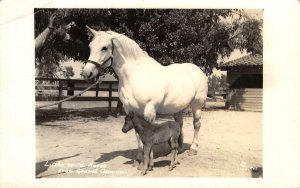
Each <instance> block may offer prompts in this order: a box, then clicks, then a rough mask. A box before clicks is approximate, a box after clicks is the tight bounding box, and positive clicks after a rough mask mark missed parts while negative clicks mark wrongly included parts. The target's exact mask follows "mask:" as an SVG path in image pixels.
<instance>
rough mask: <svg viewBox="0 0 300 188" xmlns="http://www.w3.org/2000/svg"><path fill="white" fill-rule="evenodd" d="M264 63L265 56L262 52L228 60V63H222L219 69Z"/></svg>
mask: <svg viewBox="0 0 300 188" xmlns="http://www.w3.org/2000/svg"><path fill="white" fill-rule="evenodd" d="M262 65H263V56H262V55H260V54H256V55H247V56H243V57H241V58H238V59H235V60H232V61H228V62H226V63H221V64H219V66H218V67H217V69H228V68H233V67H238V66H262Z"/></svg>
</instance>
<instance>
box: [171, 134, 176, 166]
mask: <svg viewBox="0 0 300 188" xmlns="http://www.w3.org/2000/svg"><path fill="white" fill-rule="evenodd" d="M176 143H177V142H176V141H175V140H174V138H171V139H170V145H171V148H172V154H171V164H170V167H169V170H173V168H174V167H176V164H175V157H176Z"/></svg>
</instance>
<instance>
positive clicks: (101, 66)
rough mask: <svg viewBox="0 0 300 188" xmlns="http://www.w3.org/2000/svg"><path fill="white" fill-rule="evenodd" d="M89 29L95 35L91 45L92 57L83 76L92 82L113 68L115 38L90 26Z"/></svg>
mask: <svg viewBox="0 0 300 188" xmlns="http://www.w3.org/2000/svg"><path fill="white" fill-rule="evenodd" d="M87 28H88V30H89V31H90V33H91V34H92V35H93V40H92V42H91V43H90V44H89V47H90V57H89V59H88V60H87V62H86V64H85V66H84V68H83V70H82V73H81V74H82V76H83V77H84V79H85V80H91V79H94V78H95V77H96V76H98V75H103V74H104V70H105V69H106V68H108V67H110V66H111V64H112V60H113V51H114V44H113V36H112V35H111V34H109V33H108V32H104V31H95V30H93V29H91V28H89V27H88V26H87Z"/></svg>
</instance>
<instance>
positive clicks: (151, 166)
mask: <svg viewBox="0 0 300 188" xmlns="http://www.w3.org/2000/svg"><path fill="white" fill-rule="evenodd" d="M153 166H154V162H153V149H152V148H151V151H150V164H149V170H150V171H151V170H153Z"/></svg>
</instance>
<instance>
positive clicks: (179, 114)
mask: <svg viewBox="0 0 300 188" xmlns="http://www.w3.org/2000/svg"><path fill="white" fill-rule="evenodd" d="M174 120H175V121H176V122H177V123H178V124H179V125H180V135H179V138H178V143H179V148H178V151H179V153H182V152H183V131H182V126H183V119H182V111H180V112H177V113H176V114H174Z"/></svg>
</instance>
